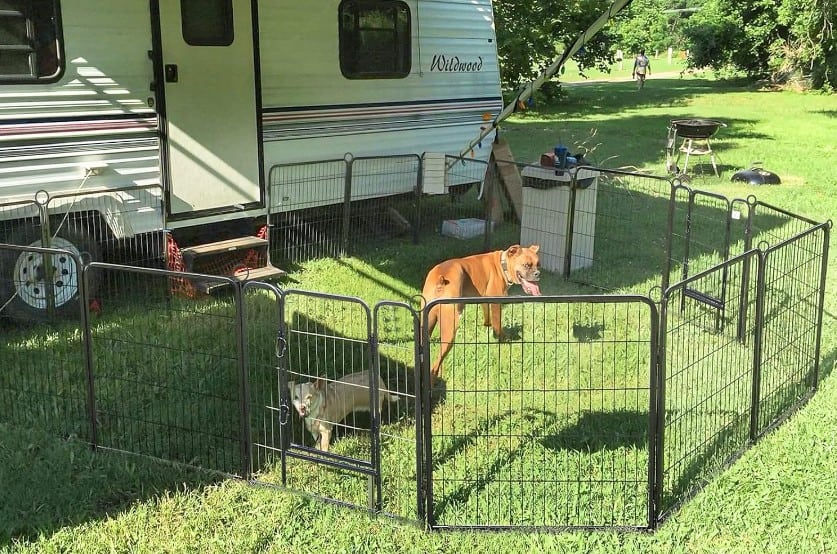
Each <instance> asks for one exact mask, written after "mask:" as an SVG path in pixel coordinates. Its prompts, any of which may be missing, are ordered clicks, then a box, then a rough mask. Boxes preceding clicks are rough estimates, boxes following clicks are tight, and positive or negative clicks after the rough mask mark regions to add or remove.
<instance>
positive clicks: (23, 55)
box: [0, 0, 63, 83]
mask: <svg viewBox="0 0 837 554" xmlns="http://www.w3.org/2000/svg"><path fill="white" fill-rule="evenodd" d="M61 40H62V39H61V25H60V18H59V12H58V0H0V82H3V83H33V82H51V81H55V80H56V79H58V78H59V77H60V76H61V72H62V65H63V64H62V60H61V58H62V49H61Z"/></svg>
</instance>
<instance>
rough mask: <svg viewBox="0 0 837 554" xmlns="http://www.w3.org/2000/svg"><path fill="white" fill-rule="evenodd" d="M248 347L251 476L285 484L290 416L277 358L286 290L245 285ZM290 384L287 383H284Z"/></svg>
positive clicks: (281, 347) (245, 337)
mask: <svg viewBox="0 0 837 554" xmlns="http://www.w3.org/2000/svg"><path fill="white" fill-rule="evenodd" d="M242 302H243V306H244V347H245V358H246V360H247V379H248V385H249V386H248V392H249V394H248V399H247V401H248V406H249V407H248V413H249V433H250V443H251V455H250V463H251V466H250V473H251V478H252V479H254V480H256V481H258V482H260V483H266V484H275V485H279V484H281V482H282V480H281V479H282V474H281V459H282V448H283V445H284V444H285V437H284V434H283V421H284V420H285V419H286V418H287V417H289V416H290V412H289V410H288V409H287V406H285V407H284V408H283V406H282V403H281V399H282V395H281V387H282V383H281V375H280V372H279V357H280V355H282V354H283V352H284V347H285V344H284V340H283V338H282V307H281V302H282V292H281V291H280V290H279V289H277V288H276V287H275V286H273V285H269V284H266V283H259V282H250V283H247V284H246V285H245V286H244V288H243V292H242ZM285 386H287V385H285Z"/></svg>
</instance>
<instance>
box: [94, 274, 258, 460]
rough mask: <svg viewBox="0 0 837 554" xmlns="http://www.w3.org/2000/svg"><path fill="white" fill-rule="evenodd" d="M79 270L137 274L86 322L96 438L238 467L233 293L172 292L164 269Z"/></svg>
mask: <svg viewBox="0 0 837 554" xmlns="http://www.w3.org/2000/svg"><path fill="white" fill-rule="evenodd" d="M85 272H86V273H87V274H88V275H89V278H90V279H101V280H107V279H109V278H110V277H109V274H114V273H122V272H129V273H134V274H135V276H138V275H142V276H143V278H144V279H143V280H142V283H143V286H141V287H140V286H137V287H135V288H133V289H131V290H125V291H123V292H124V295H123V296H115V295H114V296H111V297H109V298H108V299H107V300H106V301H104V303H103V304H104V305H103V309H102V312H101V313H100V314H99V315H98V316H97V317H95V318H94V319H93V320H92V321H91V325H90V345H89V348H90V353H91V372H92V375H93V379H94V382H95V399H96V421H97V426H98V431H97V435H98V437H97V441H96V442H97V445H98V446H101V447H106V448H111V449H116V450H120V451H125V452H131V453H135V454H143V455H147V456H152V457H156V458H161V459H165V460H170V461H175V462H179V463H184V464H188V465H191V466H196V467H201V468H204V469H209V470H216V471H220V472H223V473H226V474H231V475H244V474H245V468H244V467H243V462H242V439H243V437H242V433H241V415H240V414H241V392H240V373H241V370H240V368H241V363H240V362H241V360H242V352H241V348H240V344H239V343H240V338H239V326H240V323H239V299H238V296H237V295H236V294H231V295H230V296H227V297H223V296H220V297H214V298H208V297H201V298H182V297H173V296H172V295H171V294H170V291H169V279H170V278H171V275H172V274H171V272H167V271H162V270H152V269H144V270H143V269H139V268H129V267H125V266H114V265H109V264H91V265H89V266H87V267H86V268H85ZM181 275H182V274H181ZM201 278H202V279H207V278H209V279H212V278H211V277H209V276H201ZM116 279H117V280H121V278H119V277H116ZM214 279H215V280H216V281H217V282H219V283H221V282H226V283H228V284H229V286H230V290H232V291H234V290H235V287H234V286H233V285H232V281H231V280H230V279H224V278H214ZM133 281H134V282H139V281H138V280H137V279H133Z"/></svg>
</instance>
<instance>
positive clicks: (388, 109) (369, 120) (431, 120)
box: [262, 98, 503, 140]
mask: <svg viewBox="0 0 837 554" xmlns="http://www.w3.org/2000/svg"><path fill="white" fill-rule="evenodd" d="M502 107H503V106H502V101H501V99H500V98H472V99H464V100H439V101H427V102H420V103H385V104H359V105H352V106H320V107H310V106H305V107H286V108H267V109H265V110H264V114H263V116H262V124H263V126H264V136H265V139H266V140H278V139H280V138H299V137H302V136H308V137H311V136H324V135H330V134H349V133H370V132H381V131H408V130H412V129H419V128H428V127H441V126H450V125H469V124H471V125H473V124H479V123H480V122H481V121H483V117H482V116H483V114H485V113H489V114H491V115H492V117H493V116H494V115H495V114H497V113H498V112H499V110H500V109H502Z"/></svg>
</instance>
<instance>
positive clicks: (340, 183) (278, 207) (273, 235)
mask: <svg viewBox="0 0 837 554" xmlns="http://www.w3.org/2000/svg"><path fill="white" fill-rule="evenodd" d="M345 196H346V162H345V161H344V160H328V161H322V162H310V163H299V164H288V165H277V166H274V167H272V168H270V175H269V184H268V195H267V198H268V210H269V216H268V218H269V223H270V249H271V257H272V258H273V259H275V260H277V261H285V262H287V261H291V262H297V261H303V260H307V259H312V258H317V257H323V256H339V255H341V254H342V248H343V244H342V232H341V229H342V221H343V214H342V206H343V201H344V198H345Z"/></svg>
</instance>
